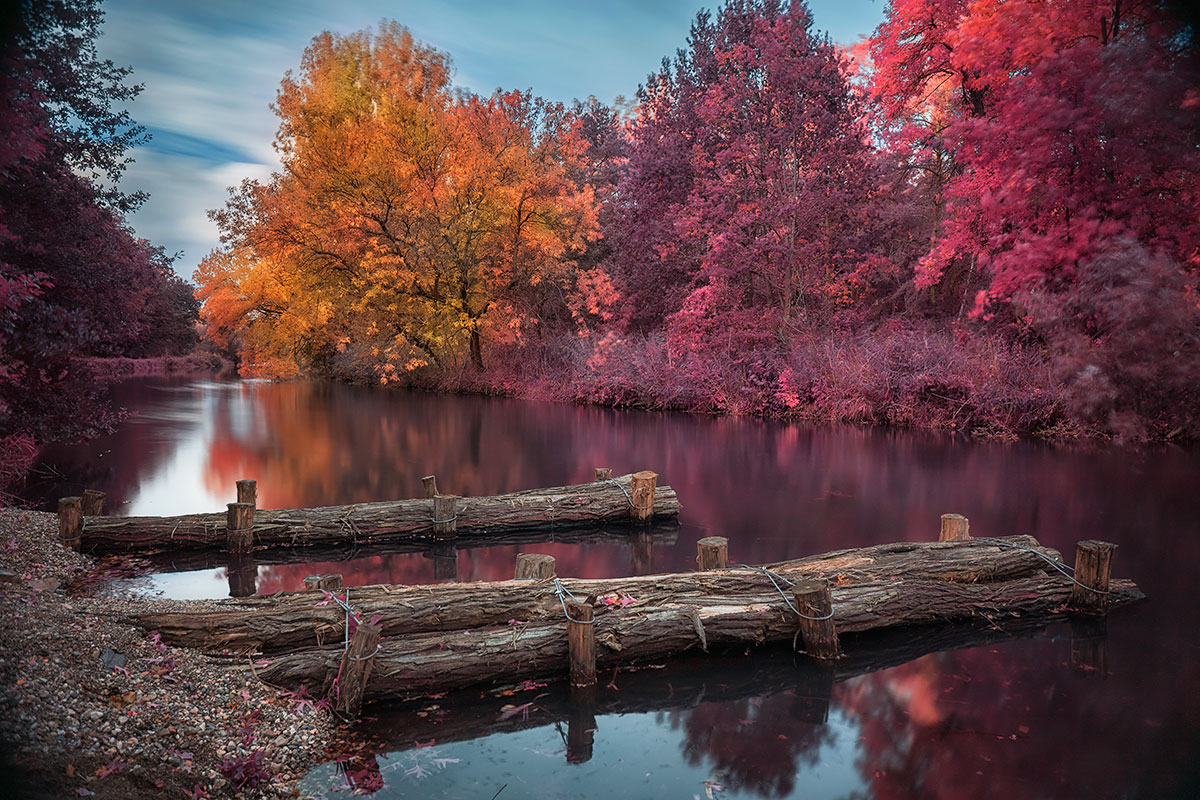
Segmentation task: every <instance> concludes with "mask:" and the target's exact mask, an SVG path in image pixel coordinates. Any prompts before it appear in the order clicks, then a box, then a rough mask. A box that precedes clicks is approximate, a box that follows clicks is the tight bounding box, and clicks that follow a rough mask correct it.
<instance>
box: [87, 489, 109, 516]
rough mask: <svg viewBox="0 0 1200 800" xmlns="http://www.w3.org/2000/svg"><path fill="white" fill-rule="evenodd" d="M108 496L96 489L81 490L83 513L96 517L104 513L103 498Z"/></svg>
mask: <svg viewBox="0 0 1200 800" xmlns="http://www.w3.org/2000/svg"><path fill="white" fill-rule="evenodd" d="M106 497H108V494H107V493H106V492H101V491H99V490H97V489H84V490H83V504H82V505H83V515H84V516H85V517H98V516H100V515H101V514H103V513H104V499H105V498H106Z"/></svg>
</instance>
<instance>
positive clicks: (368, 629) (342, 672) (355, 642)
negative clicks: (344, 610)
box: [335, 623, 381, 719]
mask: <svg viewBox="0 0 1200 800" xmlns="http://www.w3.org/2000/svg"><path fill="white" fill-rule="evenodd" d="M380 633H381V631H380V628H379V626H378V625H370V624H368V623H363V624H361V625H359V626H358V627H357V628H356V629H355V630H354V636H352V637H350V646H349V647H348V648H346V650H345V651H343V653H342V656H341V664H340V665H339V667H338V679H337V684H338V693H337V704H336V706H335V708H336V709H337V711H338V713H340V714H341V715H342V716H344V717H347V718H349V719H354V718H355V717H357V716H358V713H359V711H361V710H362V703H363V695H364V694H365V692H366V687H367V683H368V681H370V679H371V671H372V668H373V667H374V665H375V655H376V653H377V652H378V650H379V636H380Z"/></svg>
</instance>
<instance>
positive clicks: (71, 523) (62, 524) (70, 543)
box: [58, 497, 83, 550]
mask: <svg viewBox="0 0 1200 800" xmlns="http://www.w3.org/2000/svg"><path fill="white" fill-rule="evenodd" d="M58 538H59V541H61V542H62V543H63V546H64V547H69V548H71V549H72V550H79V549H81V548H82V547H83V501H82V500H81V499H80V498H78V497H60V498H59V499H58Z"/></svg>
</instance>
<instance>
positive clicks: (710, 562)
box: [696, 536, 729, 572]
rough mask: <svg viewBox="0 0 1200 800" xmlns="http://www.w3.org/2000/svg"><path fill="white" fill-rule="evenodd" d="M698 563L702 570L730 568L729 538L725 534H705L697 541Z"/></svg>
mask: <svg viewBox="0 0 1200 800" xmlns="http://www.w3.org/2000/svg"><path fill="white" fill-rule="evenodd" d="M696 565H697V566H698V567H699V568H700V571H701V572H707V571H708V570H710V569H728V568H729V540H728V539H726V538H725V537H724V536H705V537H704V538H703V539H700V540H699V541H697V542H696Z"/></svg>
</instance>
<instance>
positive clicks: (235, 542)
mask: <svg viewBox="0 0 1200 800" xmlns="http://www.w3.org/2000/svg"><path fill="white" fill-rule="evenodd" d="M225 536H226V539H225V542H226V546H227V547H228V548H229V552H231V553H249V552H250V551H251V550H252V549H253V548H254V506H253V505H252V504H251V503H230V504H229V506H228V510H227V512H226V516H225Z"/></svg>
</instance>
